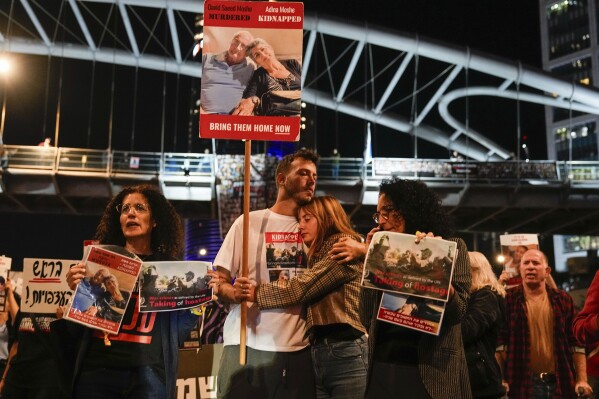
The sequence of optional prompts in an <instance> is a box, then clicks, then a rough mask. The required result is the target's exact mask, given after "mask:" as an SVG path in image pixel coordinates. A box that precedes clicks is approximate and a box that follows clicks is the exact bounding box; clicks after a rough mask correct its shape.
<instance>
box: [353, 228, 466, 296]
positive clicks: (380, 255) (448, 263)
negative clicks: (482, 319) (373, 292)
mask: <svg viewBox="0 0 599 399" xmlns="http://www.w3.org/2000/svg"><path fill="white" fill-rule="evenodd" d="M415 239H416V237H415V236H413V235H410V234H401V233H392V232H388V231H379V232H377V233H375V234H374V236H373V237H372V241H371V242H370V246H369V248H368V253H367V255H366V261H365V266H364V274H363V276H362V285H363V286H364V287H366V288H374V289H379V290H384V291H390V292H395V293H400V294H407V295H415V296H419V297H423V298H428V299H435V300H441V301H444V302H446V301H447V300H448V298H449V285H450V284H451V277H452V275H453V265H454V262H455V259H456V252H457V244H456V243H455V242H452V241H447V240H442V239H440V238H424V239H422V240H420V242H418V243H416V242H415Z"/></svg>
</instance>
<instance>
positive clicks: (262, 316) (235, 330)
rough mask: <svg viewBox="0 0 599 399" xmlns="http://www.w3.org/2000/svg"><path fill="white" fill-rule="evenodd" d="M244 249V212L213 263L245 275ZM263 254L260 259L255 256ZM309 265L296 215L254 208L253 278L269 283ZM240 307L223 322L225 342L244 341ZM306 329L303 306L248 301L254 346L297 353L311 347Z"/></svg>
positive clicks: (250, 341) (251, 237)
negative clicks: (261, 305)
mask: <svg viewBox="0 0 599 399" xmlns="http://www.w3.org/2000/svg"><path fill="white" fill-rule="evenodd" d="M259 246H260V248H259ZM242 248H243V216H240V217H239V218H237V220H235V223H233V226H231V229H230V230H229V232H228V233H227V236H226V237H225V241H224V242H223V245H222V247H221V248H220V250H219V251H218V254H217V255H216V258H215V259H214V264H215V265H217V266H221V267H223V268H225V269H227V270H229V271H230V272H231V276H236V275H237V274H241V260H242ZM267 248H268V251H267ZM267 252H268V254H267ZM258 256H259V259H256V258H257V257H258ZM267 259H268V260H267ZM305 264H306V262H305V254H304V251H303V245H302V239H301V236H300V235H299V233H298V223H297V220H296V219H295V217H293V216H284V215H280V214H277V213H274V212H271V211H270V210H268V209H264V210H261V211H254V212H250V231H249V243H248V268H249V274H248V276H249V278H250V279H255V280H256V281H258V274H259V281H260V282H263V283H268V282H270V281H275V280H277V279H278V275H279V274H280V273H281V271H284V270H286V271H287V273H288V275H289V277H294V276H295V275H297V274H300V273H301V272H302V268H303V267H305V266H304V265H305ZM240 309H241V308H240V306H239V305H238V304H231V309H230V312H229V315H228V316H227V319H226V320H225V326H224V344H225V345H239V328H240ZM305 333H306V321H305V317H304V314H303V312H302V306H301V305H298V306H292V307H287V308H284V309H269V310H260V309H259V308H258V305H256V304H255V303H252V302H248V314H247V335H246V336H247V346H249V347H250V348H253V349H256V350H262V351H268V352H294V351H298V350H300V349H303V348H305V347H306V346H308V340H307V339H306V338H305Z"/></svg>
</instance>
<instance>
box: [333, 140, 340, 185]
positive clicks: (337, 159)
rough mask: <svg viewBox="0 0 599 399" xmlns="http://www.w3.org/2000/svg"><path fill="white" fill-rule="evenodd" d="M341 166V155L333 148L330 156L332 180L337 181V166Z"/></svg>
mask: <svg viewBox="0 0 599 399" xmlns="http://www.w3.org/2000/svg"><path fill="white" fill-rule="evenodd" d="M340 164H341V154H339V150H337V149H336V148H333V153H332V154H331V174H332V177H333V179H335V180H337V179H339V165H340Z"/></svg>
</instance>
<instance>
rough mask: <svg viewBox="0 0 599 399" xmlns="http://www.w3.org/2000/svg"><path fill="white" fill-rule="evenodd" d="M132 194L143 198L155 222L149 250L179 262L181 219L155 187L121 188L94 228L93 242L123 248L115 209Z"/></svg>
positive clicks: (142, 185) (122, 237)
mask: <svg viewBox="0 0 599 399" xmlns="http://www.w3.org/2000/svg"><path fill="white" fill-rule="evenodd" d="M133 193H139V194H141V195H143V196H144V197H146V199H147V200H148V204H149V205H150V211H151V213H152V218H153V219H154V221H155V222H156V227H154V228H153V229H152V242H151V248H152V251H153V252H154V253H160V254H163V255H166V256H168V257H170V258H173V259H180V258H181V255H182V252H183V224H182V222H181V218H180V217H179V215H178V214H177V211H176V210H175V208H174V207H173V205H172V204H171V203H170V202H169V201H168V200H167V199H166V198H165V197H164V195H162V193H160V191H158V188H156V187H155V186H152V185H149V184H141V185H136V186H129V187H125V188H124V189H123V190H121V192H119V193H118V194H117V195H115V196H114V197H113V198H112V200H110V202H109V203H108V205H106V209H104V213H103V214H102V218H101V220H100V224H99V225H98V228H97V229H96V237H95V238H96V240H99V241H100V244H111V245H120V246H124V245H125V236H124V235H123V231H122V229H121V223H120V213H119V212H118V211H117V209H116V207H117V205H120V204H121V203H122V202H123V199H124V198H125V197H126V196H127V195H129V194H133Z"/></svg>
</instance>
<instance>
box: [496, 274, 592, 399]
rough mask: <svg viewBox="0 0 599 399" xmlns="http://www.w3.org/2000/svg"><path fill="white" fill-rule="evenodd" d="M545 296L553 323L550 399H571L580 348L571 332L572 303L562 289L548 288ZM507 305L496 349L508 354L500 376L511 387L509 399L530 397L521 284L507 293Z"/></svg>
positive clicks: (527, 335) (525, 314)
mask: <svg viewBox="0 0 599 399" xmlns="http://www.w3.org/2000/svg"><path fill="white" fill-rule="evenodd" d="M547 294H548V295H549V302H550V303H551V308H552V309H553V323H554V331H553V334H554V341H555V342H554V345H555V346H554V347H555V360H556V365H555V369H556V370H555V374H556V377H557V388H556V390H555V394H554V396H553V398H556V399H557V398H560V399H561V398H564V399H565V398H572V399H574V398H576V394H575V392H574V385H575V381H576V378H575V370H574V362H573V359H572V353H573V352H574V351H579V350H580V349H581V348H580V347H581V346H582V345H580V343H579V342H578V341H577V340H576V338H575V337H574V334H573V332H572V321H573V318H574V302H573V301H572V298H571V297H570V295H568V294H567V293H566V292H564V291H561V290H555V289H552V288H549V287H547ZM506 305H507V306H506V320H505V322H504V323H503V328H502V330H501V333H500V335H499V340H498V348H497V349H498V351H501V350H506V351H507V360H506V363H505V367H504V376H503V377H504V379H505V380H507V382H508V383H509V385H510V391H509V397H510V399H518V398H522V399H526V398H531V397H532V382H531V371H530V332H529V328H528V318H527V317H528V316H527V312H526V300H525V299H524V292H523V288H522V285H520V286H518V287H515V288H513V289H511V290H509V291H508V293H507V296H506ZM583 350H584V349H583Z"/></svg>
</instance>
